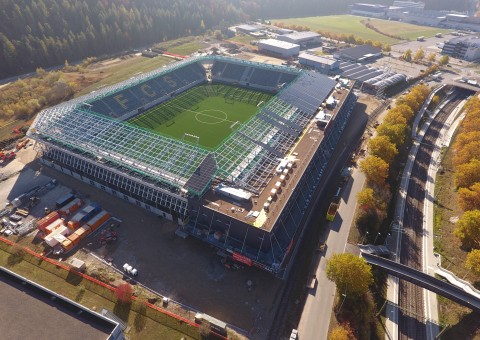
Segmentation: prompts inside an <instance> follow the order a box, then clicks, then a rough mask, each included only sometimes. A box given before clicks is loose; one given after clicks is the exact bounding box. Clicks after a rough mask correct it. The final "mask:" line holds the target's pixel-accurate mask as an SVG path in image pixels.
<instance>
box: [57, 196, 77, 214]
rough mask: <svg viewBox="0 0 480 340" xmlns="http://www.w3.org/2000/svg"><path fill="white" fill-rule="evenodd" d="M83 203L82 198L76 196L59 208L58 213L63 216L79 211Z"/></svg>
mask: <svg viewBox="0 0 480 340" xmlns="http://www.w3.org/2000/svg"><path fill="white" fill-rule="evenodd" d="M82 204H83V201H82V200H81V199H80V198H75V199H74V200H73V201H71V202H70V203H68V204H67V205H65V206H64V207H62V208H60V209H58V213H59V214H60V215H62V216H63V217H67V216H69V215H70V214H73V213H74V212H75V211H77V210H78V209H79V208H80V207H81V206H82Z"/></svg>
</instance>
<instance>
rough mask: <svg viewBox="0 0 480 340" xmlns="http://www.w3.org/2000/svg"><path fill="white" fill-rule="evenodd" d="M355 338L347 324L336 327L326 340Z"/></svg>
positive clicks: (353, 339)
mask: <svg viewBox="0 0 480 340" xmlns="http://www.w3.org/2000/svg"><path fill="white" fill-rule="evenodd" d="M355 339H356V337H355V335H354V334H353V330H352V329H351V328H350V325H349V324H348V323H343V324H341V325H338V326H336V327H335V328H334V329H332V331H331V332H330V334H329V336H328V340H355Z"/></svg>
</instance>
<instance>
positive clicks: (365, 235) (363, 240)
mask: <svg viewBox="0 0 480 340" xmlns="http://www.w3.org/2000/svg"><path fill="white" fill-rule="evenodd" d="M367 235H368V231H367V232H365V234H364V235H363V238H362V244H364V243H365V238H366V237H367Z"/></svg>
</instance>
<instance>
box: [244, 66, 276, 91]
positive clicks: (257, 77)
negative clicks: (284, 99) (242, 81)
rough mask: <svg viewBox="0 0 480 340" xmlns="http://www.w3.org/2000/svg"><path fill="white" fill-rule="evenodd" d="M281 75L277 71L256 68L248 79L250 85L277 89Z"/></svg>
mask: <svg viewBox="0 0 480 340" xmlns="http://www.w3.org/2000/svg"><path fill="white" fill-rule="evenodd" d="M280 75H281V73H279V72H278V71H272V70H266V69H261V68H256V69H255V70H254V71H253V73H252V76H251V77H250V79H249V82H250V84H255V85H260V86H265V87H269V88H277V86H278V84H279V82H278V81H279V78H280Z"/></svg>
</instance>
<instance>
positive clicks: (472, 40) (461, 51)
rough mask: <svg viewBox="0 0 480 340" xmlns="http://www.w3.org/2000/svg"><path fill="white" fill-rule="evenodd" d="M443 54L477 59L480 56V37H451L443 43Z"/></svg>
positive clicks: (471, 59)
mask: <svg viewBox="0 0 480 340" xmlns="http://www.w3.org/2000/svg"><path fill="white" fill-rule="evenodd" d="M442 54H447V55H449V56H451V57H454V58H458V59H463V60H467V61H473V60H477V59H479V58H480V37H478V36H466V37H458V38H453V39H450V40H449V41H447V42H446V43H445V44H444V45H443V48H442Z"/></svg>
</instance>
